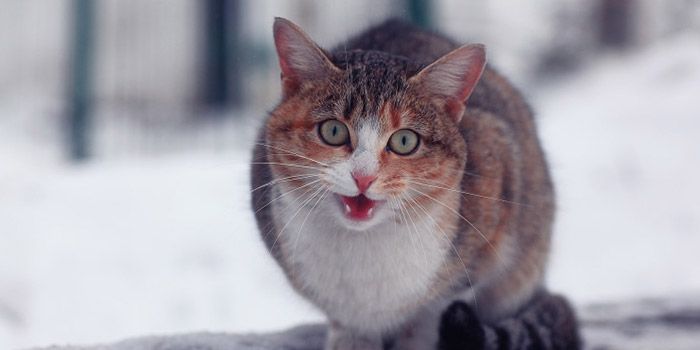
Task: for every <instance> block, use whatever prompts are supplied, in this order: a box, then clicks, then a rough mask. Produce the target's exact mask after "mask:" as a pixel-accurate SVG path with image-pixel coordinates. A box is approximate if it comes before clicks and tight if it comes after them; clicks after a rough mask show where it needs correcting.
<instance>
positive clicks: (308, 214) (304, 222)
mask: <svg viewBox="0 0 700 350" xmlns="http://www.w3.org/2000/svg"><path fill="white" fill-rule="evenodd" d="M321 188H322V189H324V191H323V193H321V195H320V196H319V197H318V199H317V200H316V202H315V203H314V205H313V206H312V207H311V209H310V210H309V212H308V213H306V216H305V217H304V220H303V221H302V222H301V226H299V231H297V236H296V238H295V239H294V247H293V248H292V261H294V254H296V251H297V245H298V244H299V238H300V237H301V235H302V234H303V230H304V225H305V224H306V220H308V219H309V216H310V215H311V213H313V212H314V210H315V209H316V206H317V205H318V203H320V202H321V201H322V200H323V199H324V198H325V197H326V194H328V192H329V190H328V189H327V188H323V187H321ZM315 196H316V194H314V197H315Z"/></svg>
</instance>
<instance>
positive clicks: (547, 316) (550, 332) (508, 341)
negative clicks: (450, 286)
mask: <svg viewBox="0 0 700 350" xmlns="http://www.w3.org/2000/svg"><path fill="white" fill-rule="evenodd" d="M580 348H581V340H580V335H579V332H578V325H577V322H576V316H575V314H574V311H573V308H572V307H571V305H569V303H568V302H567V301H566V299H564V298H563V297H561V296H557V295H551V294H547V293H545V292H541V293H540V294H538V295H536V296H535V297H534V298H533V299H532V300H531V301H530V302H529V303H527V304H526V305H525V306H524V308H523V309H522V310H521V311H520V312H518V313H517V314H515V315H514V316H512V317H509V318H505V319H502V320H499V321H497V322H496V323H495V324H492V325H484V324H482V323H480V322H479V320H478V318H477V316H476V314H475V313H474V311H473V310H472V309H471V308H470V307H469V306H468V305H467V304H465V303H463V302H455V303H453V304H452V305H451V306H450V307H449V308H448V309H447V310H446V311H445V312H444V313H443V315H442V320H441V323H440V341H439V346H438V349H439V350H452V349H455V350H457V349H484V350H491V349H493V350H495V349H509V350H516V349H517V350H524V349H542V350H554V349H557V350H558V349H567V350H568V349H572V350H576V349H580Z"/></svg>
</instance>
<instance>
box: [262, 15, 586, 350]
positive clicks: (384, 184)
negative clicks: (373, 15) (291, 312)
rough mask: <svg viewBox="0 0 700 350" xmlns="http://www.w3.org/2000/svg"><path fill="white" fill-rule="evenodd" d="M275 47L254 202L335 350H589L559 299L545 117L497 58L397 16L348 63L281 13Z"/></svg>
mask: <svg viewBox="0 0 700 350" xmlns="http://www.w3.org/2000/svg"><path fill="white" fill-rule="evenodd" d="M274 38H275V45H276V48H277V53H278V58H279V64H280V68H281V81H282V95H283V96H282V99H281V102H280V103H279V104H278V105H277V107H276V108H275V109H274V110H273V111H272V112H270V114H269V116H268V118H267V119H266V121H265V123H264V127H263V128H262V130H261V132H260V134H259V137H258V139H257V142H256V146H255V150H254V155H253V161H252V188H253V190H252V193H253V196H252V204H253V208H254V211H255V215H256V219H257V223H258V227H259V229H260V231H261V234H262V237H263V239H264V241H265V243H266V245H267V248H268V249H269V251H270V252H271V254H272V255H273V257H274V258H275V259H276V260H277V262H278V263H279V264H280V266H281V267H282V269H283V270H284V272H285V274H286V276H287V277H288V279H289V281H290V282H291V284H292V286H293V287H294V288H295V289H296V290H297V291H298V292H299V293H300V294H301V295H303V296H304V297H306V298H307V299H308V300H310V301H311V302H312V303H313V304H315V305H316V306H317V307H319V308H320V309H321V310H322V311H323V312H324V313H325V314H326V315H327V317H328V319H329V324H330V326H329V332H328V336H327V341H326V349H337V350H347V349H367V350H374V349H435V348H441V349H453V348H454V349H465V348H474V349H478V348H487V349H488V348H494V349H495V348H499V349H511V348H513V349H516V348H517V349H520V348H533V349H538V348H543V349H546V348H576V347H578V343H579V342H578V333H577V327H576V321H575V317H574V314H573V311H572V310H571V308H570V306H569V305H568V303H567V302H566V301H565V300H564V299H562V298H561V297H557V296H552V295H549V294H547V292H546V291H544V289H543V283H542V281H543V275H544V271H545V266H546V263H547V256H548V251H549V246H550V233H551V226H552V219H553V212H554V195H553V189H552V183H551V180H550V175H549V172H548V168H547V164H546V162H545V158H544V155H543V152H542V148H541V146H540V144H539V141H538V139H537V132H536V129H535V124H534V120H533V117H532V113H531V111H530V109H529V107H528V105H527V104H526V103H525V101H524V100H523V97H522V96H521V95H520V94H519V93H518V92H517V91H516V90H515V89H514V88H513V87H512V86H511V85H510V84H509V83H508V82H507V81H506V80H505V79H504V78H503V77H501V76H500V75H498V73H496V72H495V71H493V70H492V69H490V68H489V67H486V65H485V52H484V47H483V46H482V45H465V46H460V47H458V46H457V45H455V43H454V42H452V41H450V40H449V39H447V38H445V37H444V36H442V35H439V34H437V33H432V32H428V31H424V30H422V29H419V28H417V27H414V26H412V25H410V24H407V23H403V22H401V21H397V20H390V21H387V22H385V23H383V24H381V25H378V26H376V27H374V28H371V29H369V30H368V31H366V32H364V33H362V34H360V35H359V36H357V37H355V38H353V39H351V40H349V41H347V42H345V43H343V44H342V45H340V46H338V48H336V49H335V50H332V51H324V50H323V49H321V48H320V47H319V46H318V45H316V44H315V43H314V42H313V41H312V40H311V39H310V38H309V36H307V35H306V34H305V33H304V32H303V31H302V30H301V28H299V27H298V26H296V25H295V24H293V23H292V22H290V21H288V20H286V19H282V18H277V19H276V20H275V23H274Z"/></svg>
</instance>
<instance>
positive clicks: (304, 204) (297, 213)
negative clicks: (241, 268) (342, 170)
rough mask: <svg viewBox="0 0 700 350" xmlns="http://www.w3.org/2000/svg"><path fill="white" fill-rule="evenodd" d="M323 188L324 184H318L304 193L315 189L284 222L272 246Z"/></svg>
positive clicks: (273, 245)
mask: <svg viewBox="0 0 700 350" xmlns="http://www.w3.org/2000/svg"><path fill="white" fill-rule="evenodd" d="M323 189H324V188H323V186H318V187H316V188H311V189H309V190H308V191H306V192H304V193H303V194H302V196H304V195H306V194H307V193H309V192H312V191H313V193H312V194H311V195H309V196H308V197H306V198H305V199H304V200H303V201H302V203H301V204H300V205H299V208H298V209H297V210H296V211H295V212H294V214H293V215H292V217H291V218H289V220H287V222H286V223H285V224H284V226H282V229H281V230H280V231H279V232H277V236H276V237H275V241H274V242H272V248H274V247H275V244H277V240H278V239H279V238H280V237H281V236H282V233H284V230H286V229H287V226H289V224H290V223H291V222H292V221H294V219H295V218H296V217H297V215H299V213H300V212H301V210H302V209H304V207H305V206H306V204H308V203H309V202H310V201H311V200H313V198H314V197H316V195H317V194H318V193H319V192H320V191H322V190H323ZM300 197H301V196H300ZM287 208H288V207H287ZM270 250H272V249H270Z"/></svg>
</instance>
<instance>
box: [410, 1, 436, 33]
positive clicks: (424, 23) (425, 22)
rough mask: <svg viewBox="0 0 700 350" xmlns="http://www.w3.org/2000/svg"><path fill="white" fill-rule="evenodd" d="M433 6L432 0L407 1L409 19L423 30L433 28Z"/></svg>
mask: <svg viewBox="0 0 700 350" xmlns="http://www.w3.org/2000/svg"><path fill="white" fill-rule="evenodd" d="M431 5H432V4H431V1H430V0H405V7H406V9H407V10H408V17H409V19H410V20H411V22H413V23H415V24H417V25H419V26H421V27H423V28H430V27H431V26H432V20H433V18H432V16H433V13H432V6H431Z"/></svg>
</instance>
